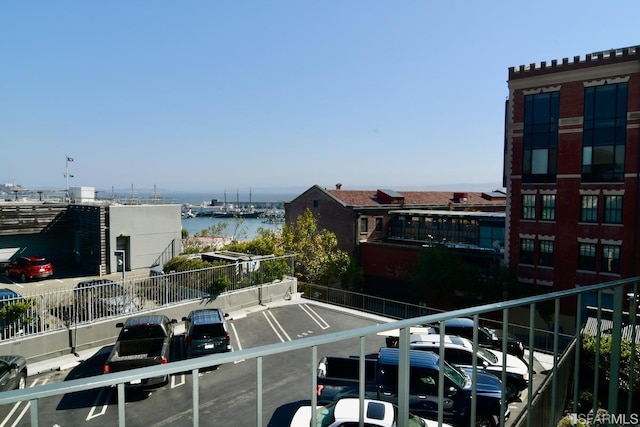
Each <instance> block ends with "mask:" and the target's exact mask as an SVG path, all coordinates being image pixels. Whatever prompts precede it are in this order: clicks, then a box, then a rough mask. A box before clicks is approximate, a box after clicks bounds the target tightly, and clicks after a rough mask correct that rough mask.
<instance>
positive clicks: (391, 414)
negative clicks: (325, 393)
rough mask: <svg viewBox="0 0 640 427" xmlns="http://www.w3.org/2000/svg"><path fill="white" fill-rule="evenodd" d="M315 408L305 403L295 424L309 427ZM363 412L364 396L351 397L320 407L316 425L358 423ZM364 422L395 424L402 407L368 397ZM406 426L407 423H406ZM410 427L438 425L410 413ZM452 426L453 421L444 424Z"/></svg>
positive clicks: (330, 426) (382, 426)
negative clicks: (362, 401)
mask: <svg viewBox="0 0 640 427" xmlns="http://www.w3.org/2000/svg"><path fill="white" fill-rule="evenodd" d="M312 411H313V408H312V407H311V406H301V407H300V408H298V410H297V411H296V413H295V414H294V415H293V419H292V420H291V425H290V426H291V427H309V422H310V421H311V414H312ZM359 414H360V399H358V398H351V397H347V398H344V399H340V400H338V401H336V402H333V403H330V404H328V405H326V406H318V407H317V408H316V424H317V425H318V426H323V427H341V426H352V425H353V426H357V425H358V421H359V420H358V419H359ZM363 421H364V425H365V426H371V427H394V426H397V425H398V407H397V406H395V405H394V404H392V403H389V402H384V401H382V400H372V399H365V400H364V420H363ZM403 425H405V424H403ZM406 425H407V426H408V427H437V426H438V423H437V422H436V421H431V420H427V419H425V418H420V417H418V416H416V415H413V414H409V419H408V420H407V423H406ZM442 426H443V427H450V426H449V424H442Z"/></svg>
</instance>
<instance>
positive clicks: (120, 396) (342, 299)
mask: <svg viewBox="0 0 640 427" xmlns="http://www.w3.org/2000/svg"><path fill="white" fill-rule="evenodd" d="M636 280H637V278H634V279H626V280H618V281H614V282H608V283H603V284H599V285H592V286H586V287H581V288H577V289H573V290H568V291H562V292H555V293H549V294H546V295H542V296H536V297H528V298H522V299H518V300H512V301H505V302H502V303H497V304H489V305H483V306H478V307H473V308H468V309H461V310H455V311H450V312H445V313H431V312H425V310H426V309H425V308H424V307H416V306H407V305H405V304H401V303H398V302H394V301H388V300H381V299H376V298H368V297H366V296H363V295H356V294H352V293H348V292H343V291H340V290H336V289H327V288H313V287H307V288H305V289H304V295H305V298H309V299H316V300H322V301H324V302H329V303H332V304H337V305H342V306H345V307H349V308H351V309H356V310H360V311H363V312H369V313H375V314H379V315H383V316H386V317H388V318H395V319H399V320H394V321H390V322H386V323H380V324H377V325H373V326H367V327H363V328H357V329H351V330H347V331H340V332H329V333H324V334H322V335H317V336H310V337H303V338H299V339H293V340H292V341H288V342H284V343H279V344H271V345H266V346H261V347H254V348H246V349H242V350H238V351H234V352H231V353H224V354H219V355H212V356H207V357H203V358H200V359H189V360H180V361H176V362H172V363H169V364H166V365H162V366H158V367H150V368H143V369H138V370H131V371H127V372H121V373H114V374H109V375H101V376H96V377H91V378H80V379H71V380H67V381H63V382H59V383H50V384H46V385H43V386H35V387H31V388H28V389H24V390H15V391H9V392H3V393H2V394H0V405H11V404H15V403H16V402H21V401H28V402H29V403H30V405H29V410H30V422H31V425H33V426H37V425H40V424H41V423H42V424H45V422H43V420H40V418H39V412H38V403H39V401H40V400H41V399H47V398H52V397H60V398H62V397H63V396H64V395H71V394H73V393H78V392H84V391H88V390H95V389H100V388H114V389H115V390H116V400H117V404H116V405H117V408H118V424H119V425H120V426H125V425H127V424H131V425H135V422H132V421H131V420H130V419H129V418H128V417H127V413H128V411H131V406H128V405H129V403H128V402H127V405H125V402H126V399H125V384H126V383H128V382H131V381H136V380H139V379H142V378H147V377H156V376H164V375H177V374H181V373H185V372H187V373H191V378H192V380H191V381H192V383H191V393H190V395H191V407H192V411H191V414H190V419H189V420H186V419H181V420H180V422H181V424H180V425H193V426H199V425H207V423H208V420H207V419H205V418H202V417H201V411H202V404H203V403H204V402H205V400H206V397H203V396H202V395H201V393H202V391H203V390H202V389H201V387H200V379H199V378H200V376H199V374H200V373H201V371H205V370H207V369H208V368H209V367H210V366H211V365H224V364H233V363H236V362H238V361H241V360H242V361H245V362H249V363H252V364H255V370H256V378H255V401H254V402H252V403H251V404H248V405H247V407H246V412H247V413H253V414H256V416H255V425H256V426H260V427H261V426H263V425H266V423H265V420H268V419H269V418H270V417H271V415H272V414H269V413H264V411H263V397H264V395H263V393H264V388H265V387H264V385H265V384H264V383H263V380H264V373H265V372H264V365H263V362H264V360H265V358H268V357H271V356H275V357H282V358H284V356H285V354H286V353H289V352H295V351H297V352H298V353H297V354H298V355H302V356H301V357H302V358H303V359H304V360H305V361H306V365H307V366H308V373H307V375H306V377H305V378H296V381H298V382H304V383H305V384H308V390H307V393H305V396H302V397H300V396H292V397H291V398H292V400H299V399H301V398H304V399H308V401H309V403H310V405H311V406H316V405H317V404H318V403H319V402H318V395H317V385H318V377H317V367H318V364H319V362H320V359H321V356H322V354H320V353H319V347H320V346H324V345H326V344H338V345H340V344H341V343H343V342H347V341H349V340H356V341H357V342H358V343H359V348H360V351H359V354H354V355H353V356H354V357H355V358H356V359H357V360H358V363H359V366H360V369H359V378H360V382H359V384H361V385H360V386H359V392H358V395H359V396H358V397H359V398H360V399H364V398H365V397H366V396H365V387H364V382H365V381H364V380H365V369H364V367H365V361H366V359H367V356H368V355H369V353H368V352H367V351H366V348H367V343H370V342H371V340H374V339H379V338H380V335H387V334H391V333H392V331H395V332H396V334H397V336H398V352H399V358H398V376H397V377H398V384H397V385H398V397H397V405H398V411H399V419H400V420H406V419H407V418H408V414H409V407H410V399H411V392H410V387H411V385H410V384H411V379H410V351H409V346H410V337H411V335H410V332H411V328H412V327H414V326H415V325H425V324H431V325H442V324H443V322H444V321H446V320H447V319H451V318H456V317H469V318H471V319H473V321H474V322H475V324H476V325H480V324H481V323H485V322H488V321H489V319H493V321H495V322H497V323H496V324H495V326H496V329H500V330H502V334H503V336H502V338H503V339H502V343H503V346H504V347H503V349H502V350H503V353H506V352H507V347H506V346H507V342H508V340H507V338H508V334H516V335H517V336H518V337H520V338H521V339H522V340H523V341H524V342H525V346H526V347H527V348H528V349H531V348H532V347H533V350H534V351H528V350H527V351H526V352H525V356H524V358H525V361H527V362H528V366H529V367H530V370H531V371H530V374H531V375H533V374H534V372H533V367H534V366H535V365H536V363H535V360H534V358H536V357H540V356H542V355H544V356H545V359H546V360H547V362H548V363H549V367H548V369H547V370H546V372H544V376H543V379H542V380H541V381H540V382H539V383H538V384H535V385H534V382H533V381H530V382H529V384H528V390H526V393H524V394H523V396H525V397H524V399H523V401H522V405H521V407H522V410H519V411H517V413H516V412H515V411H514V412H513V413H512V414H511V416H510V417H509V419H508V420H505V419H504V418H503V419H500V420H499V425H501V426H503V425H508V426H556V425H558V423H559V422H560V420H561V419H563V418H566V419H568V420H573V421H582V420H588V419H589V417H591V418H593V417H594V416H593V415H590V414H589V413H588V412H587V411H588V410H586V411H585V410H584V409H583V407H582V406H580V405H582V404H583V403H584V400H585V399H584V397H583V396H582V395H583V394H584V393H583V392H584V391H585V390H586V391H588V392H589V393H590V395H589V396H590V399H587V400H591V401H592V402H594V403H595V402H601V405H600V408H602V409H603V410H605V411H607V413H608V415H606V416H605V415H600V418H599V420H607V422H610V423H611V424H623V423H627V424H628V423H629V422H633V420H635V419H637V417H638V412H640V408H639V407H638V403H637V397H638V396H637V394H636V395H634V394H633V393H626V392H624V390H621V389H619V385H620V384H630V385H631V387H632V389H637V388H638V378H637V377H638V368H640V359H639V358H638V354H639V352H638V349H637V348H636V345H635V344H634V343H635V342H636V341H637V338H638V337H637V336H636V329H637V328H636V316H635V310H636V308H637V303H638V302H637V299H636V297H635V295H637V291H638V289H637V283H636ZM605 297H606V299H610V301H611V306H610V307H605V306H604V305H603V300H604V299H605ZM586 301H597V304H596V305H595V310H594V313H595V316H596V317H595V319H594V318H587V317H586V311H585V310H583V308H585V309H586V306H587V305H588V304H586V303H584V302H586ZM542 304H551V305H552V307H553V314H552V318H551V325H552V327H551V328H550V329H546V330H543V329H539V328H536V327H535V326H534V325H535V324H536V307H537V306H539V305H542ZM569 306H571V307H574V308H575V311H576V313H577V315H576V317H575V321H574V323H573V325H574V326H575V327H574V328H573V330H572V331H568V330H566V329H567V328H562V327H561V322H560V319H561V316H560V313H561V310H560V309H561V307H563V309H566V308H567V307H569ZM626 306H628V307H629V311H630V312H631V313H625V312H624V310H625V307H626ZM607 309H610V311H607ZM523 313H525V315H526V316H528V319H529V322H527V323H528V325H529V326H522V325H518V324H515V323H514V322H513V319H514V318H516V317H518V316H519V317H522V315H523ZM585 325H586V326H587V328H585ZM441 330H442V329H441ZM586 330H588V331H591V333H593V334H594V338H595V340H594V342H595V353H594V364H593V366H594V369H593V373H592V376H591V377H589V376H586V375H584V374H583V372H581V370H580V369H581V366H582V365H583V358H585V357H587V356H586V353H585V350H584V349H583V348H582V347H581V345H579V344H580V342H581V335H582V332H583V331H586ZM443 334H444V333H443V332H441V337H442V335H443ZM376 337H377V338H376ZM609 340H610V342H611V353H610V354H609V353H606V355H605V351H604V350H605V349H604V348H601V347H600V345H601V343H605V342H609ZM625 341H628V342H629V343H630V347H629V346H627V347H624V348H630V349H631V351H630V352H628V351H626V352H623V351H621V350H620V349H621V348H622V347H623V345H622V344H623V342H625ZM441 342H444V341H443V340H441ZM473 345H474V347H476V348H477V347H478V346H479V342H478V337H477V334H476V335H475V336H474V339H473ZM602 345H604V344H602ZM440 353H441V354H444V353H443V346H441V348H440ZM630 354H634V355H635V356H636V357H635V358H634V357H630ZM589 357H591V356H589ZM605 358H606V359H607V360H608V361H609V366H610V369H609V370H608V371H607V372H603V371H601V370H600V369H601V368H600V366H601V363H600V362H601V361H603V359H605ZM476 363H477V361H475V362H474V369H473V374H472V378H474V376H475V375H477V372H478V370H479V369H480V368H478V366H477V364H476ZM502 363H503V368H504V363H506V361H505V360H503V361H502ZM442 372H443V370H440V377H439V378H438V384H439V385H440V386H439V387H438V393H437V403H438V407H439V408H440V409H439V410H438V411H437V413H436V416H435V418H436V419H437V421H438V422H439V423H442V422H443V421H444V417H445V414H444V411H443V409H442V408H443V402H444V401H445V399H446V395H445V393H446V390H445V388H444V385H443V384H444V383H445V382H444V374H443V373H442ZM503 375H504V374H503ZM603 378H604V380H603ZM503 379H504V377H503ZM502 384H503V385H502V393H503V394H504V393H505V392H506V389H505V386H504V384H505V381H502ZM534 387H535V389H534ZM472 393H473V394H472V399H471V409H470V411H471V412H470V418H471V419H475V415H476V414H478V413H479V411H480V410H481V408H478V407H477V404H476V402H477V399H476V397H477V393H478V391H477V390H476V389H475V388H474V389H473V391H472ZM500 405H501V409H500V413H505V412H506V410H507V408H508V405H509V404H508V402H506V401H505V400H504V399H503V400H502V401H501V403H500ZM582 411H584V412H582ZM605 417H607V418H605ZM314 421H315V420H314ZM46 424H49V423H46ZM471 424H472V423H470V425H471ZM313 425H315V424H313ZM399 425H401V426H404V425H406V422H402V421H400V423H399ZM565 425H567V424H565Z"/></svg>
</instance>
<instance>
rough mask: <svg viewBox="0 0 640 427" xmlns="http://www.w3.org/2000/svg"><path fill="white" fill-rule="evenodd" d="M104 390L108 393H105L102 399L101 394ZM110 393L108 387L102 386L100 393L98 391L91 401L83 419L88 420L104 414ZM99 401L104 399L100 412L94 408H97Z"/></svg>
mask: <svg viewBox="0 0 640 427" xmlns="http://www.w3.org/2000/svg"><path fill="white" fill-rule="evenodd" d="M105 391H108V393H107V394H106V396H105V397H104V400H103V395H104V394H105ZM110 394H111V391H110V389H109V388H108V387H103V388H102V390H100V393H98V395H97V396H96V400H95V401H94V402H93V406H92V407H91V410H90V411H89V414H87V418H86V419H85V421H89V420H91V419H93V418H96V417H99V416H101V415H104V414H105V413H106V412H107V408H108V407H109V396H110ZM101 401H104V404H103V405H102V410H101V411H100V412H96V409H97V408H98V406H99V403H100V402H101Z"/></svg>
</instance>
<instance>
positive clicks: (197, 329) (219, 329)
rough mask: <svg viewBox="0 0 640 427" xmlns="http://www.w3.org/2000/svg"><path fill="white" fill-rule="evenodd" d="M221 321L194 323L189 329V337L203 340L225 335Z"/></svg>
mask: <svg viewBox="0 0 640 427" xmlns="http://www.w3.org/2000/svg"><path fill="white" fill-rule="evenodd" d="M226 336H227V333H226V331H225V330H224V326H222V323H210V324H206V325H195V326H194V327H193V328H192V329H191V337H192V338H193V339H196V340H204V339H209V338H215V337H226Z"/></svg>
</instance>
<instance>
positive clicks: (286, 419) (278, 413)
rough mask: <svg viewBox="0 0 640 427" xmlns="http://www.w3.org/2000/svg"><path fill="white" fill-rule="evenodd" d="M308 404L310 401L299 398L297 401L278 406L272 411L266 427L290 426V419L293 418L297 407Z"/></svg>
mask: <svg viewBox="0 0 640 427" xmlns="http://www.w3.org/2000/svg"><path fill="white" fill-rule="evenodd" d="M309 405H311V401H309V400H299V401H297V402H292V403H287V404H286V405H282V406H280V407H279V408H277V409H276V410H275V411H274V412H273V415H272V416H271V419H270V420H269V424H267V427H282V426H290V425H291V421H292V420H293V415H294V414H295V413H296V411H297V410H298V408H300V407H301V406H309Z"/></svg>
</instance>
